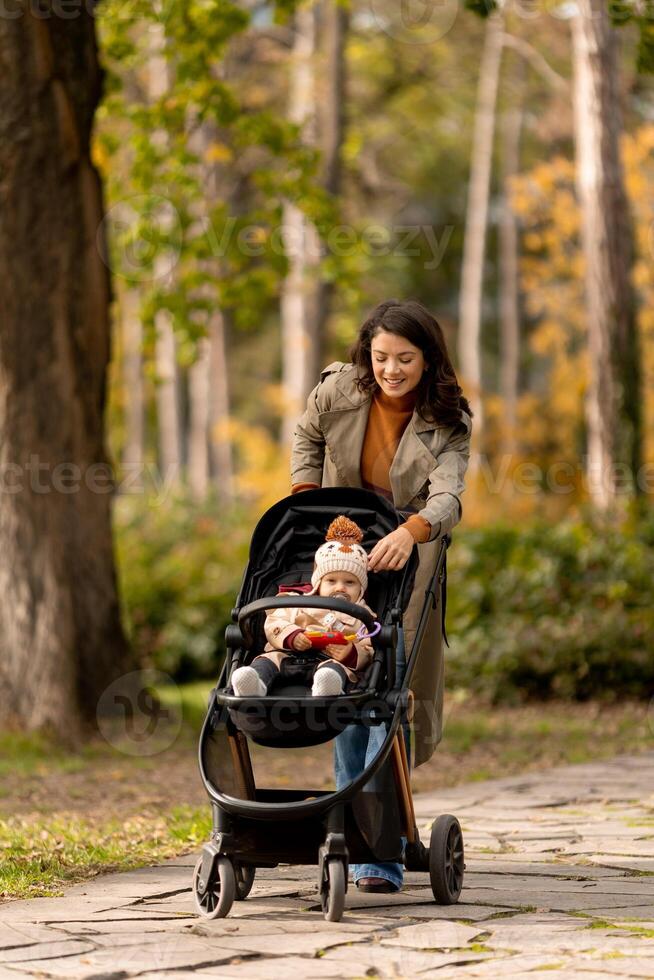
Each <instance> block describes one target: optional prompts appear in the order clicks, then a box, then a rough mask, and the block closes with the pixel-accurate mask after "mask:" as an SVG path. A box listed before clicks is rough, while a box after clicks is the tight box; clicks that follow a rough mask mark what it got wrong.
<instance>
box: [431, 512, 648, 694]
mask: <svg viewBox="0 0 654 980" xmlns="http://www.w3.org/2000/svg"><path fill="white" fill-rule="evenodd" d="M448 572H449V582H448V608H447V621H448V632H449V635H450V641H451V644H452V645H451V649H450V650H449V651H448V655H447V671H446V675H447V682H448V685H449V686H450V687H452V686H454V687H456V686H461V687H465V688H468V689H470V690H473V691H475V692H479V693H482V694H484V695H486V696H488V697H490V698H491V699H492V700H494V701H501V700H511V701H516V700H518V699H525V698H529V697H539V698H543V697H552V696H557V697H566V698H577V699H580V700H584V699H587V698H590V697H600V698H608V699H614V698H616V697H618V696H630V697H631V696H636V697H645V696H651V694H652V690H653V689H654V657H653V656H652V651H653V650H654V603H653V602H652V599H653V595H652V592H653V584H652V583H653V582H654V518H653V517H652V515H649V516H648V517H646V518H645V519H642V520H641V521H631V522H627V523H625V524H624V525H623V526H622V527H616V526H611V525H609V524H606V523H602V522H601V521H599V520H597V519H593V518H590V517H589V518H587V519H579V520H574V521H573V520H567V521H564V522H562V523H560V524H558V525H554V526H552V525H550V524H546V523H544V522H543V523H541V522H534V523H531V524H530V525H529V526H526V527H524V528H517V527H508V526H494V527H489V528H485V529H484V530H469V531H466V530H461V531H457V532H455V537H454V542H453V546H452V548H451V551H450V555H449V566H448Z"/></svg>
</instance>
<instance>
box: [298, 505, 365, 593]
mask: <svg viewBox="0 0 654 980" xmlns="http://www.w3.org/2000/svg"><path fill="white" fill-rule="evenodd" d="M362 540H363V531H362V530H361V528H360V527H359V525H358V524H355V523H354V521H351V520H350V519H349V517H344V516H343V515H341V516H340V517H337V518H335V519H334V520H333V521H332V522H331V524H330V525H329V527H328V529H327V534H326V535H325V544H321V545H320V547H319V548H318V550H317V551H316V557H315V567H314V570H313V575H312V576H311V584H312V586H313V591H314V592H317V590H318V587H319V585H320V580H321V579H322V578H323V577H324V576H325V575H327V574H329V572H351V573H352V574H353V575H356V577H357V578H358V580H359V582H360V583H361V595H363V593H364V592H365V591H366V588H367V587H368V555H367V554H366V551H365V549H364V548H363V547H362V546H361V544H360V542H361V541H362Z"/></svg>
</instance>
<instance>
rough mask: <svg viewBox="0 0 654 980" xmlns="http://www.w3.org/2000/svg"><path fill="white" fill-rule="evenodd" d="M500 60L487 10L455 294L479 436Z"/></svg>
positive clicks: (494, 21) (496, 21)
mask: <svg viewBox="0 0 654 980" xmlns="http://www.w3.org/2000/svg"><path fill="white" fill-rule="evenodd" d="M501 59H502V17H501V15H500V14H491V16H490V17H488V18H487V20H486V36H485V40H484V50H483V53H482V57H481V66H480V70H479V82H478V87H477V107H476V111H475V125H474V132H473V138H472V155H471V163H470V178H469V183H468V201H467V206H466V224H465V237H464V243H463V262H462V268H461V292H460V297H459V344H458V353H459V369H460V371H461V376H462V379H463V384H464V386H465V391H466V395H467V396H468V398H469V400H470V403H471V406H472V409H473V411H474V414H475V431H476V433H477V434H478V437H481V436H482V434H483V413H482V401H481V391H482V358H481V302H482V289H483V281H484V258H485V248H486V225H487V223H488V200H489V195H490V178H491V165H492V159H493V133H494V130H495V106H496V102H497V87H498V81H499V74H500V62H501Z"/></svg>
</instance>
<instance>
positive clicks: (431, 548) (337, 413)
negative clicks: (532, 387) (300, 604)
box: [291, 361, 472, 766]
mask: <svg viewBox="0 0 654 980" xmlns="http://www.w3.org/2000/svg"><path fill="white" fill-rule="evenodd" d="M355 378H356V369H355V368H354V366H353V365H352V364H344V363H342V362H340V361H336V362H335V363H333V364H330V365H329V366H328V367H327V368H325V370H324V371H323V372H322V374H321V375H320V383H319V384H318V385H317V386H316V387H315V388H314V390H313V391H312V392H311V394H310V395H309V399H308V402H307V409H306V411H305V413H304V415H303V416H302V418H301V419H300V421H299V422H298V425H297V427H296V430H295V437H294V440H293V450H292V454H291V481H292V483H293V484H297V483H316V484H317V485H318V486H323V487H360V486H361V472H360V460H361V450H362V448H363V439H364V436H365V432H366V425H367V422H368V413H369V410H370V403H371V400H372V395H371V393H370V392H361V391H359V389H358V388H357V387H356V384H355ZM471 428H472V420H471V418H470V416H469V415H467V414H466V413H465V412H463V413H462V422H461V423H460V424H459V425H457V426H455V427H452V426H439V425H438V424H437V423H436V422H425V420H424V419H422V418H421V417H420V416H419V415H418V414H417V413H416V412H414V413H413V416H412V418H411V420H410V421H409V424H408V426H407V427H406V429H405V431H404V434H403V436H402V439H401V441H400V444H399V446H398V448H397V452H396V454H395V458H394V460H393V464H392V466H391V470H390V483H391V490H392V493H393V502H394V504H395V507H396V508H397V510H399V511H402V512H405V513H406V512H409V513H418V514H420V516H421V517H424V518H425V519H426V520H428V521H429V523H430V524H431V527H432V533H431V538H430V540H429V541H427V542H426V543H425V544H421V545H418V552H419V558H420V564H419V566H418V572H417V575H416V581H415V586H414V590H413V594H412V596H411V599H410V602H409V606H408V608H407V611H406V613H405V616H404V627H405V643H406V649H407V651H409V650H410V649H411V645H412V643H413V639H414V637H415V633H416V627H417V624H418V617H419V613H420V610H421V609H422V606H423V603H424V595H425V590H426V588H427V586H428V584H429V581H430V578H431V575H432V574H433V570H434V566H435V562H436V555H437V553H438V548H439V545H438V539H439V538H440V537H441V536H442V535H443V534H447V532H448V531H451V529H452V528H453V527H454V525H455V524H457V523H458V521H459V520H460V519H461V499H460V498H461V494H462V493H463V490H464V482H463V478H464V476H465V472H466V469H467V466H468V459H469V454H470V431H471ZM440 615H441V609H440V605H439V606H438V607H437V609H436V610H434V611H433V613H432V614H431V616H430V620H429V624H428V628H427V631H426V633H425V638H424V640H423V645H422V647H421V650H420V654H419V657H418V661H417V667H416V671H415V673H414V675H413V678H412V682H411V687H412V689H413V693H414V696H415V702H416V707H415V713H414V719H413V726H412V727H413V731H414V758H415V765H416V766H419V765H421V764H422V763H423V762H426V761H427V760H428V759H429V758H430V756H431V755H432V753H433V751H434V749H435V748H436V746H437V744H438V742H439V741H440V739H441V735H442V721H443V647H442V632H441V629H440V621H439V617H440Z"/></svg>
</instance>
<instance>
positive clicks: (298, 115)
mask: <svg viewBox="0 0 654 980" xmlns="http://www.w3.org/2000/svg"><path fill="white" fill-rule="evenodd" d="M315 47H316V10H315V7H314V6H313V5H310V6H303V7H300V8H299V9H298V10H297V11H296V14H295V40H294V45H293V55H292V63H291V79H290V89H289V113H288V115H289V119H290V120H291V122H294V123H297V124H298V125H300V126H302V128H303V134H304V136H305V138H306V139H307V141H308V142H309V143H314V142H315V117H316V97H315V79H314V64H313V61H314V54H315ZM282 222H283V235H284V243H285V248H286V253H287V259H288V272H287V274H286V277H285V279H284V282H283V284H282V289H281V304H280V306H281V320H282V388H283V393H284V416H283V419H282V433H281V435H282V443H283V444H284V445H285V446H287V447H288V446H290V444H291V441H292V438H293V432H294V430H295V424H296V422H297V419H298V416H299V415H300V412H301V411H302V408H303V406H304V402H305V400H306V396H307V394H308V393H309V391H310V390H311V388H312V387H313V385H314V384H315V378H316V367H315V365H316V360H317V359H316V355H315V350H316V343H317V337H316V322H317V320H316V308H315V300H316V294H315V282H316V272H315V270H316V266H317V264H318V262H319V260H320V241H319V239H318V234H317V232H316V229H315V227H314V225H313V224H312V223H311V222H310V221H309V220H308V219H307V218H306V217H305V215H304V213H303V212H302V211H301V209H300V208H299V207H298V206H297V205H296V204H295V203H294V202H293V201H286V202H285V204H284V209H283V219H282Z"/></svg>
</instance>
